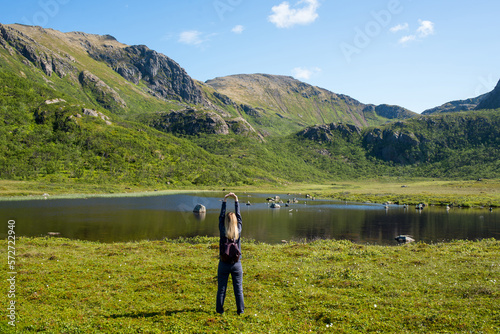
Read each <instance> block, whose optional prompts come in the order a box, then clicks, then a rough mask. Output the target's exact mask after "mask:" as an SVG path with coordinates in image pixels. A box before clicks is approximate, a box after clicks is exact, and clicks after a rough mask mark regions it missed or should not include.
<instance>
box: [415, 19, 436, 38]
mask: <svg viewBox="0 0 500 334" xmlns="http://www.w3.org/2000/svg"><path fill="white" fill-rule="evenodd" d="M418 22H420V27H418V29H417V34H418V36H419V37H421V38H424V37H427V36H429V35H433V34H434V23H433V22H431V21H422V20H418Z"/></svg>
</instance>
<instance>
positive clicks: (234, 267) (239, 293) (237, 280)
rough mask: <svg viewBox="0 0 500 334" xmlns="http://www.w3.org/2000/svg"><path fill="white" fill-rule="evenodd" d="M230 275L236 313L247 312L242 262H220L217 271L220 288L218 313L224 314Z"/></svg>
mask: <svg viewBox="0 0 500 334" xmlns="http://www.w3.org/2000/svg"><path fill="white" fill-rule="evenodd" d="M229 274H231V280H232V281H233V290H234V296H235V298H236V312H238V314H241V313H243V311H244V310H245V305H244V303H243V268H242V267H241V261H238V262H236V263H235V264H230V263H225V262H222V261H219V268H218V270H217V280H218V288H217V302H216V311H217V313H221V314H222V313H224V299H226V291H227V281H228V278H229Z"/></svg>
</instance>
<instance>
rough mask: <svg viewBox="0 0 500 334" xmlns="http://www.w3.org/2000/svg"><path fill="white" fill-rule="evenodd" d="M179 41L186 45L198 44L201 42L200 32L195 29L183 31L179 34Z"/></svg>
mask: <svg viewBox="0 0 500 334" xmlns="http://www.w3.org/2000/svg"><path fill="white" fill-rule="evenodd" d="M179 42H180V43H183V44H188V45H199V44H201V43H203V39H202V33H201V32H199V31H197V30H189V31H183V32H181V33H180V35H179Z"/></svg>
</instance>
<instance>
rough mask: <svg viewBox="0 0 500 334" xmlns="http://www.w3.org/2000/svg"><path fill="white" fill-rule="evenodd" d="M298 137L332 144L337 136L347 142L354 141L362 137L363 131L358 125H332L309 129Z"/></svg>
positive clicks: (299, 133)
mask: <svg viewBox="0 0 500 334" xmlns="http://www.w3.org/2000/svg"><path fill="white" fill-rule="evenodd" d="M297 135H298V136H301V137H304V138H306V139H309V140H314V141H317V142H323V143H330V142H333V141H335V137H336V136H341V137H342V138H344V139H345V140H347V141H352V139H354V138H355V137H359V136H360V135H361V129H360V128H359V127H357V126H356V125H352V124H342V123H338V124H337V123H331V124H324V125H315V126H312V127H308V128H306V129H304V130H302V131H300V132H298V133H297Z"/></svg>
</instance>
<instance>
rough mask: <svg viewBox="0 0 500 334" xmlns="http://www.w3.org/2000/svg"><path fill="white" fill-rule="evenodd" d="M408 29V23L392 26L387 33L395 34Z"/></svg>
mask: <svg viewBox="0 0 500 334" xmlns="http://www.w3.org/2000/svg"><path fill="white" fill-rule="evenodd" d="M408 27H409V26H408V23H404V24H398V25H397V26H394V27H392V28H391V29H389V31H390V32H393V33H396V32H398V31H401V30H408Z"/></svg>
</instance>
